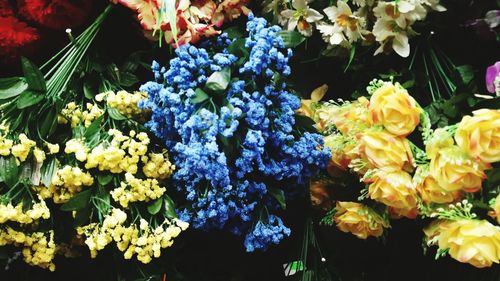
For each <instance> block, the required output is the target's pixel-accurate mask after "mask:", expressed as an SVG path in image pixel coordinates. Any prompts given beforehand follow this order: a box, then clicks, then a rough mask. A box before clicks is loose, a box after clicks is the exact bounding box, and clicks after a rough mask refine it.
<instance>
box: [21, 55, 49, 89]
mask: <svg viewBox="0 0 500 281" xmlns="http://www.w3.org/2000/svg"><path fill="white" fill-rule="evenodd" d="M21 64H22V68H23V73H24V76H25V77H26V81H27V82H28V89H30V90H33V91H38V92H45V91H46V90H47V85H46V84H45V79H44V78H43V74H42V72H41V71H40V69H38V67H37V66H36V65H35V64H34V63H32V62H31V61H30V60H29V59H27V58H25V57H21Z"/></svg>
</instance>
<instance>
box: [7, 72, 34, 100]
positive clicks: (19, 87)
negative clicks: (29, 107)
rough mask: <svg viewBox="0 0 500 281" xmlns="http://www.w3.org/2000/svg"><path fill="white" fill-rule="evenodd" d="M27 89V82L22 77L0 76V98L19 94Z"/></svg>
mask: <svg viewBox="0 0 500 281" xmlns="http://www.w3.org/2000/svg"><path fill="white" fill-rule="evenodd" d="M26 89H28V83H26V80H24V78H22V77H8V78H0V100H3V99H8V98H12V97H15V96H18V95H20V94H21V93H22V92H24V91H25V90H26Z"/></svg>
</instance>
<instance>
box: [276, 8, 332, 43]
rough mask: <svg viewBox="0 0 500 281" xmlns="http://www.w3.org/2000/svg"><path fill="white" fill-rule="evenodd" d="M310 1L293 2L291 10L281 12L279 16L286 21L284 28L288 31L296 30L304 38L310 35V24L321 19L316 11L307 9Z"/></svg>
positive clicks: (321, 16) (320, 15)
mask: <svg viewBox="0 0 500 281" xmlns="http://www.w3.org/2000/svg"><path fill="white" fill-rule="evenodd" d="M309 2H310V0H293V1H292V7H293V8H294V9H295V10H292V9H286V10H284V11H282V12H281V16H282V17H284V18H286V19H288V22H287V24H286V28H287V29H288V30H290V31H292V30H295V28H297V30H298V31H299V32H300V33H301V34H302V35H304V36H311V35H312V24H313V23H315V22H318V21H319V20H321V19H322V18H323V15H322V14H320V13H319V12H318V11H316V10H314V9H311V8H309V6H308V3H309Z"/></svg>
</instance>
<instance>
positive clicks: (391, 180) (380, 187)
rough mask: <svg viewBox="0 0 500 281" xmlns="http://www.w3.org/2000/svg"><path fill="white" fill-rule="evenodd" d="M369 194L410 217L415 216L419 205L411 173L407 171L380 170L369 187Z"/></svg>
mask: <svg viewBox="0 0 500 281" xmlns="http://www.w3.org/2000/svg"><path fill="white" fill-rule="evenodd" d="M368 195H369V196H370V198H371V199H373V200H375V201H378V202H381V203H383V204H385V205H387V206H389V207H393V208H394V209H395V210H398V214H401V215H405V216H406V215H408V216H409V217H413V213H415V212H414V210H415V209H416V207H417V192H416V190H415V186H414V184H413V182H412V178H411V176H410V174H408V173H407V172H405V171H393V172H386V171H379V172H378V173H377V175H376V176H375V177H374V181H373V182H372V183H371V184H370V186H369V187H368Z"/></svg>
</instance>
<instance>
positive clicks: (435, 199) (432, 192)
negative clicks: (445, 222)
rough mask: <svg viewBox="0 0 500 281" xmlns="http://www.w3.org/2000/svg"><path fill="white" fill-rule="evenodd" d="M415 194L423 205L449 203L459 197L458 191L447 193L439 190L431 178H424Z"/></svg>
mask: <svg viewBox="0 0 500 281" xmlns="http://www.w3.org/2000/svg"><path fill="white" fill-rule="evenodd" d="M417 192H418V195H419V196H420V198H421V199H422V201H423V202H424V203H425V204H431V203H437V204H443V203H451V202H454V201H456V200H458V199H460V197H461V192H460V191H452V192H449V191H447V190H445V189H443V188H441V186H439V184H438V182H437V181H436V180H435V179H434V178H433V177H432V176H427V177H425V178H424V179H423V180H422V182H420V183H419V184H418V185H417Z"/></svg>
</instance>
